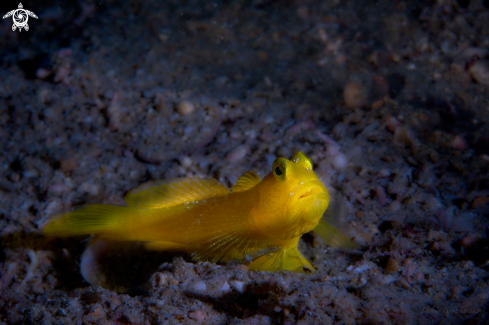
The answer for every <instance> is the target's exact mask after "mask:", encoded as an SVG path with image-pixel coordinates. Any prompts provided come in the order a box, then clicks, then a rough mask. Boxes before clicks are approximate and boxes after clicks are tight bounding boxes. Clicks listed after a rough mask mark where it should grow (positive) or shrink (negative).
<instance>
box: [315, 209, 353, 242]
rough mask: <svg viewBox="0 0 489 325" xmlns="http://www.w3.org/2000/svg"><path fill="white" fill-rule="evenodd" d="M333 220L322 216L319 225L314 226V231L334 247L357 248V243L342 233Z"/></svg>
mask: <svg viewBox="0 0 489 325" xmlns="http://www.w3.org/2000/svg"><path fill="white" fill-rule="evenodd" d="M332 222H333V221H332V220H329V219H328V218H327V217H324V216H323V217H322V218H321V220H319V223H318V225H317V226H316V228H314V232H315V233H316V234H317V235H318V236H319V237H320V238H321V239H322V241H323V242H324V243H325V244H326V245H329V246H331V247H333V248H349V249H353V248H355V245H354V244H353V243H352V242H351V241H350V239H348V237H346V236H345V235H343V234H342V233H341V230H340V229H339V228H338V227H336V226H334V225H333V224H332Z"/></svg>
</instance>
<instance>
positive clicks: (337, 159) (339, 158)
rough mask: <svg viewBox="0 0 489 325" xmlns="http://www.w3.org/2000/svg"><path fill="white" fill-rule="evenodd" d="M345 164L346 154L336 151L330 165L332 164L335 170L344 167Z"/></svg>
mask: <svg viewBox="0 0 489 325" xmlns="http://www.w3.org/2000/svg"><path fill="white" fill-rule="evenodd" d="M347 165H348V158H346V155H345V154H343V153H341V152H339V153H337V154H336V155H335V156H334V157H333V158H332V159H331V166H333V168H334V169H336V170H342V169H345V167H346V166H347Z"/></svg>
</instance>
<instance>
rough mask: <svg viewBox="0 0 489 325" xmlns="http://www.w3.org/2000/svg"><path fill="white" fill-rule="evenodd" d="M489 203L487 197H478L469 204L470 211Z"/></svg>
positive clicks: (488, 197)
mask: <svg viewBox="0 0 489 325" xmlns="http://www.w3.org/2000/svg"><path fill="white" fill-rule="evenodd" d="M487 202H489V196H478V197H476V198H475V199H474V200H473V201H472V203H471V204H470V208H471V209H478V208H480V207H482V206H484V205H485V204H486V203H487Z"/></svg>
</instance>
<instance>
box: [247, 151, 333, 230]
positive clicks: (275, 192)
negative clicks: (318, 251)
mask: <svg viewBox="0 0 489 325" xmlns="http://www.w3.org/2000/svg"><path fill="white" fill-rule="evenodd" d="M259 191H260V195H259V197H260V200H259V207H258V209H257V213H256V217H254V223H255V225H256V227H257V229H258V230H259V231H260V232H261V233H263V234H266V235H267V236H269V237H272V238H280V239H291V238H294V237H298V236H301V235H302V234H304V233H307V232H309V231H311V230H313V229H314V228H315V227H316V225H317V224H318V222H319V220H320V219H321V217H322V215H323V214H324V212H325V211H326V209H327V208H328V205H329V193H328V190H327V189H326V187H325V186H324V184H323V183H322V182H321V180H320V179H319V178H318V176H317V175H316V173H315V172H314V170H313V164H312V161H311V159H310V158H309V157H307V156H306V155H305V154H304V153H302V152H301V151H298V152H297V153H295V154H294V155H293V156H292V158H291V159H290V160H288V159H286V158H282V157H279V158H277V159H275V161H274V162H273V165H272V173H270V174H269V175H267V176H266V177H265V178H264V179H263V181H262V182H261V183H260V187H259Z"/></svg>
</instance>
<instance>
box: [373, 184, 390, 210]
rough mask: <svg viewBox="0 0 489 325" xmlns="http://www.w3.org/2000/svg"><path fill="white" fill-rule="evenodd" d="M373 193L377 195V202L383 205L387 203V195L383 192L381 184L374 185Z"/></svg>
mask: <svg viewBox="0 0 489 325" xmlns="http://www.w3.org/2000/svg"><path fill="white" fill-rule="evenodd" d="M375 194H376V195H377V203H378V204H379V205H380V206H381V207H383V206H384V205H385V204H386V203H387V196H386V194H385V190H384V188H383V187H382V186H380V185H377V187H375Z"/></svg>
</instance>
